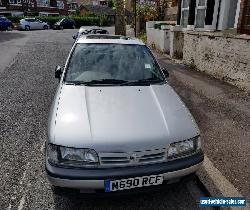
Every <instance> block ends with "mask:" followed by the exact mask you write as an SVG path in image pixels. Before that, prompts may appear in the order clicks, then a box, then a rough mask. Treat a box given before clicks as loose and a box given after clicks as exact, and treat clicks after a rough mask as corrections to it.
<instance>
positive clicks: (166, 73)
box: [161, 67, 169, 77]
mask: <svg viewBox="0 0 250 210" xmlns="http://www.w3.org/2000/svg"><path fill="white" fill-rule="evenodd" d="M161 69H162V71H163V73H164V75H165V77H169V72H168V70H167V68H165V67H163V68H161Z"/></svg>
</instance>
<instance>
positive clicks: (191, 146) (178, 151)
mask: <svg viewBox="0 0 250 210" xmlns="http://www.w3.org/2000/svg"><path fill="white" fill-rule="evenodd" d="M200 149H201V140H200V137H199V136H197V137H194V138H192V139H188V140H185V141H180V142H175V143H172V144H170V146H169V148H168V152H167V158H168V159H175V158H179V157H184V156H188V155H191V154H193V153H195V152H197V151H199V150H200Z"/></svg>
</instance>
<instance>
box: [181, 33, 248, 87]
mask: <svg viewBox="0 0 250 210" xmlns="http://www.w3.org/2000/svg"><path fill="white" fill-rule="evenodd" d="M183 60H184V62H185V63H187V64H191V66H192V67H194V68H197V70H199V71H203V72H206V73H207V74H210V75H212V76H214V77H216V78H219V79H222V80H224V81H226V82H229V83H231V84H233V85H236V86H238V87H240V88H242V89H245V90H247V91H249V92H250V36H240V35H237V36H233V35H227V36H225V35H219V34H218V35H215V34H212V33H205V32H203V33H198V32H186V33H185V34H184V48H183Z"/></svg>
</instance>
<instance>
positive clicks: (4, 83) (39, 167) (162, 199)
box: [0, 30, 249, 210]
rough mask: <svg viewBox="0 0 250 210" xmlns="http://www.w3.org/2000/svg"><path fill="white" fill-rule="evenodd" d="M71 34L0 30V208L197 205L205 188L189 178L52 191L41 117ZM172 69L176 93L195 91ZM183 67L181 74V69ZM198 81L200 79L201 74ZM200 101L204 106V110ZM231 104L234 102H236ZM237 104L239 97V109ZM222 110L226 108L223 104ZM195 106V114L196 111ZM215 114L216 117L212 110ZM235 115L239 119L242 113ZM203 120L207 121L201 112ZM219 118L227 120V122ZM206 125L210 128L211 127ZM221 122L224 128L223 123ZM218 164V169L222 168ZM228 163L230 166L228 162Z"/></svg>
mask: <svg viewBox="0 0 250 210" xmlns="http://www.w3.org/2000/svg"><path fill="white" fill-rule="evenodd" d="M75 32H76V31H75V30H63V31H52V30H48V31H29V32H13V31H12V32H2V33H0V53H1V54H0V55H1V56H0V63H1V65H0V104H1V106H0V142H1V144H0V151H1V155H0V163H1V167H0V186H1V188H0V207H1V209H8V210H10V209H18V210H23V209H32V210H33V209H39V210H40V209H95V210H98V209H110V210H112V209H114V210H125V209H150V210H152V209H156V210H163V209H175V210H176V209H191V210H196V209H201V208H200V207H199V205H198V201H199V198H200V197H201V196H205V195H206V192H204V191H203V189H202V188H201V187H200V185H199V184H198V183H197V182H195V181H189V182H184V183H183V182H181V183H176V184H173V185H166V186H165V185H164V187H163V188H161V189H159V190H158V191H155V192H151V193H142V194H141V193H140V194H132V195H126V196H125V195H124V196H105V197H95V196H94V197H86V196H84V195H82V194H79V193H74V192H72V191H67V190H65V191H61V192H60V193H59V194H54V193H53V191H52V189H51V187H50V185H49V183H48V181H47V179H46V175H45V171H44V142H45V140H46V131H47V120H48V119H47V118H48V113H49V109H50V105H51V102H52V100H53V96H54V93H55V90H56V87H57V85H58V81H57V80H56V79H55V78H54V69H55V66H56V65H61V66H63V65H64V63H65V60H66V58H67V55H68V53H69V50H70V49H71V46H72V44H73V40H72V35H73V34H74V33H75ZM13 34H15V35H13ZM17 44H18V46H17ZM2 46H4V48H3V47H2ZM164 62H165V61H164ZM169 65H172V64H169ZM174 71H175V70H172V71H170V74H171V76H170V81H171V84H172V85H173V86H174V87H175V88H176V90H177V91H178V92H179V93H180V95H181V96H182V97H183V96H184V95H186V94H187V95H188V96H191V97H193V94H194V97H195V96H196V93H190V92H191V90H190V89H189V88H190V84H189V83H188V84H187V86H185V85H182V84H186V83H185V82H184V81H185V78H184V75H183V74H187V75H188V73H178V72H179V70H178V71H177V70H176V72H177V73H176V74H175V73H173V72H174ZM180 71H182V70H180ZM183 71H184V72H186V70H183ZM178 74H180V75H182V76H180V78H182V79H181V80H178V79H177V76H178ZM176 75H177V76H176ZM194 75H195V73H194ZM196 77H198V76H196ZM202 77H204V76H202ZM204 80H206V79H205V78H204ZM180 81H181V83H180ZM186 82H187V81H186ZM199 84H200V83H198V84H197V85H198V87H200V86H199ZM185 87H186V88H185ZM200 88H201V87H200ZM211 88H212V87H211ZM193 89H195V88H193ZM215 90H217V89H215ZM211 91H212V90H211ZM212 92H213V91H212ZM197 97H198V96H197ZM197 97H196V98H197ZM189 98H190V97H187V99H186V98H185V97H183V99H184V101H185V102H187V105H188V106H189V108H190V109H191V111H192V112H193V113H194V115H195V117H197V119H198V123H199V124H201V128H202V129H203V128H204V129H205V130H206V128H207V127H209V125H210V124H209V125H207V124H206V122H207V121H205V122H204V121H203V117H202V116H203V114H202V115H199V113H200V109H198V108H197V107H196V104H193V102H192V101H189ZM194 99H195V98H194ZM197 99H198V101H199V102H200V103H201V101H200V100H203V98H201V99H199V97H198V98H197ZM219 99H220V98H219ZM220 100H221V99H220ZM204 103H205V102H204ZM206 103H207V100H206ZM206 103H205V104H204V106H205V108H207V107H206V106H207V104H206ZM235 103H237V104H238V101H236V102H235ZM243 105H244V103H243V101H242V103H241V107H242V106H243ZM201 109H202V108H201ZM223 109H226V110H227V108H226V107H225V106H223ZM197 110H198V112H196V111H197ZM209 110H210V114H211V116H212V117H216V116H214V115H212V110H211V108H210V109H209ZM216 110H217V109H216ZM221 112H222V113H225V112H224V111H221ZM202 113H203V112H202ZM216 115H218V113H217V112H216ZM209 116H210V115H209ZM240 116H241V117H242V118H244V116H242V115H240ZM225 117H226V116H225ZM235 117H236V118H237V117H238V116H235ZM216 119H217V121H216V122H215V123H220V119H219V118H216ZM223 119H224V118H223ZM205 120H207V116H206V118H205ZM246 120H247V119H246ZM209 122H210V121H209ZM225 122H227V123H230V121H225ZM237 122H238V121H237ZM238 123H239V122H238ZM246 123H247V121H246ZM210 126H213V127H212V128H213V129H215V125H210ZM217 126H218V125H217ZM224 126H225V127H226V125H224ZM237 126H238V125H237ZM244 128H245V127H244ZM237 129H238V127H237ZM227 131H228V130H227ZM216 132H217V130H216ZM216 132H215V133H213V130H212V131H210V132H209V133H208V134H209V137H210V139H209V140H210V143H211V144H212V143H215V144H217V143H216V141H214V140H213V138H212V136H215V137H216V138H217V136H219V137H220V141H222V140H221V139H223V138H222V136H221V135H218V134H217V133H216ZM242 132H243V131H242ZM212 134H213V135H212ZM230 134H231V133H230ZM237 134H238V135H240V136H241V137H242V135H243V133H239V132H237ZM246 134H247V135H248V134H249V133H246ZM203 136H204V131H203ZM242 141H243V140H242ZM243 143H244V142H243ZM245 146H246V147H247V146H248V145H247V144H246V145H245ZM205 149H206V150H207V152H208V154H209V155H210V156H211V157H213V155H212V153H213V152H212V151H210V149H209V145H208V143H205ZM212 149H214V147H213V148H212ZM223 149H224V148H223ZM237 150H239V149H237ZM241 150H244V148H242V149H241ZM210 153H211V154H210ZM221 154H223V153H221ZM214 157H215V160H217V159H218V158H216V156H214ZM227 157H228V154H226V158H227ZM222 159H223V158H222ZM226 160H227V159H226ZM242 161H243V163H241V162H237V163H238V164H243V165H244V163H246V161H244V160H242ZM221 167H222V169H223V166H221ZM230 167H231V168H232V164H231V166H230ZM231 170H232V171H233V170H235V169H234V168H233V169H231ZM246 170H247V169H246ZM236 172H237V171H236ZM244 173H245V172H244ZM246 176H247V174H246ZM239 183H240V182H239ZM242 189H243V188H242ZM202 209H204V208H202Z"/></svg>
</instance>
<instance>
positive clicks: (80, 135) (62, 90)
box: [46, 35, 203, 192]
mask: <svg viewBox="0 0 250 210" xmlns="http://www.w3.org/2000/svg"><path fill="white" fill-rule="evenodd" d="M166 75H167V72H166ZM55 76H56V77H57V78H59V79H60V84H59V86H58V89H57V92H56V96H55V99H54V102H53V105H52V108H51V113H50V118H49V128H48V139H47V142H46V171H47V175H48V179H49V181H50V183H51V184H52V185H54V186H59V187H69V188H78V189H83V190H90V191H93V190H101V191H105V192H111V191H119V190H127V189H132V188H138V187H148V186H151V185H160V184H162V183H163V182H164V181H166V182H172V181H173V180H178V179H181V178H182V177H184V176H186V175H189V174H192V173H194V172H195V171H197V170H198V168H199V167H200V165H201V163H202V161H203V153H202V151H201V143H200V136H199V135H200V132H199V130H198V127H197V124H196V123H195V120H194V119H193V117H192V115H191V114H190V112H189V111H188V109H187V108H186V107H185V105H184V104H183V102H182V101H181V99H180V98H179V97H178V95H177V94H176V93H175V91H174V90H173V89H172V88H171V86H170V85H169V84H168V82H167V81H166V79H165V77H164V74H163V71H162V69H161V67H160V66H159V65H158V63H157V61H156V59H155V58H154V56H153V55H152V53H151V52H150V50H149V49H148V48H147V47H146V46H145V45H144V44H143V43H142V42H140V41H138V40H134V39H131V38H128V37H121V36H111V35H87V36H82V37H80V38H79V39H78V40H77V42H76V43H75V44H74V46H73V48H72V50H71V52H70V54H69V57H68V59H67V61H66V65H65V67H64V69H61V68H60V67H59V66H58V67H57V68H56V72H55Z"/></svg>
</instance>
